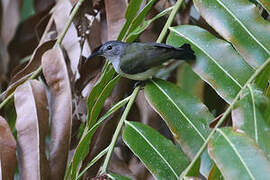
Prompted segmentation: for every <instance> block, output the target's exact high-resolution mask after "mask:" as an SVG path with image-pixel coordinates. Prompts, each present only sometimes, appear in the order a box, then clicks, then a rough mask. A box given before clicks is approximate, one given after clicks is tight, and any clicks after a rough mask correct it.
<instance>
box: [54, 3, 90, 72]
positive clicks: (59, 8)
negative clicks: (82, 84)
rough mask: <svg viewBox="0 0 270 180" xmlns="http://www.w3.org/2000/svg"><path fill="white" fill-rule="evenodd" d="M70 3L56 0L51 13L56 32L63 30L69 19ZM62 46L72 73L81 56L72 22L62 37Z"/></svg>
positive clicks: (87, 53) (85, 48)
mask: <svg viewBox="0 0 270 180" xmlns="http://www.w3.org/2000/svg"><path fill="white" fill-rule="evenodd" d="M71 10H72V4H71V3H70V1H69V0H62V1H58V2H57V4H56V6H55V10H54V13H53V19H54V22H55V26H56V31H57V33H58V34H60V33H62V32H63V31H64V28H65V26H66V23H67V21H68V19H69V16H70V12H71ZM62 46H63V47H64V49H65V50H66V52H67V55H68V57H69V59H70V66H71V69H72V72H73V74H75V73H76V72H77V67H78V64H79V60H80V57H81V52H82V49H81V48H80V42H79V37H78V34H77V30H76V27H75V25H74V24H73V23H72V24H71V25H70V27H69V29H68V31H67V33H66V35H65V37H64V39H63V42H62ZM84 51H85V54H86V55H87V56H88V55H89V54H90V50H89V47H88V46H85V47H84Z"/></svg>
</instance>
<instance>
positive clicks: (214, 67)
mask: <svg viewBox="0 0 270 180" xmlns="http://www.w3.org/2000/svg"><path fill="white" fill-rule="evenodd" d="M170 30H171V33H170V35H169V37H168V39H167V43H168V44H170V45H173V46H176V47H179V46H181V45H183V44H184V43H188V44H190V45H191V47H192V49H193V50H194V51H195V55H196V62H195V65H194V67H193V70H194V71H195V72H196V73H197V74H198V75H199V76H200V77H201V78H202V79H203V80H204V81H205V82H207V83H208V84H209V85H210V86H212V87H213V88H214V89H215V90H216V92H217V93H218V94H219V95H220V96H221V97H222V98H223V99H224V100H225V101H227V102H228V103H229V104H230V103H231V102H232V101H233V99H234V97H235V96H236V95H237V93H238V92H239V91H240V89H241V88H242V87H243V86H244V84H245V83H246V81H247V80H248V78H249V77H250V76H251V75H252V74H253V73H254V70H253V69H252V68H251V67H250V66H249V65H248V64H247V63H246V62H245V61H244V60H243V59H242V58H241V56H239V54H238V53H237V52H236V51H235V50H234V49H233V47H232V46H231V45H230V44H229V43H227V42H225V41H223V40H220V39H217V38H216V37H215V36H213V35H212V34H210V33H209V32H207V31H206V30H204V29H202V28H199V27H197V26H190V25H183V26H177V27H172V28H170ZM217 49H218V51H217Z"/></svg>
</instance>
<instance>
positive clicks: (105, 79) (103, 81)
mask: <svg viewBox="0 0 270 180" xmlns="http://www.w3.org/2000/svg"><path fill="white" fill-rule="evenodd" d="M114 74H115V71H114V70H113V68H112V67H111V66H110V65H109V64H108V63H106V64H105V67H104V69H103V73H102V75H101V77H100V78H99V80H98V82H97V83H96V84H95V86H94V87H93V89H92V91H91V92H90V94H89V96H88V100H87V101H88V102H87V104H88V105H87V106H88V117H87V124H88V125H90V124H91V125H92V124H94V122H91V114H92V112H91V111H92V110H93V107H94V105H95V103H96V102H98V98H99V97H100V93H101V92H102V90H103V89H104V88H105V86H106V85H107V84H108V83H109V81H110V80H111V79H112V78H113V76H114Z"/></svg>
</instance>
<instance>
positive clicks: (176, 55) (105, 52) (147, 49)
mask: <svg viewBox="0 0 270 180" xmlns="http://www.w3.org/2000/svg"><path fill="white" fill-rule="evenodd" d="M94 56H103V57H105V58H106V59H108V60H109V61H110V62H111V63H112V65H113V67H114V69H115V71H116V72H117V73H119V74H120V75H121V76H124V77H126V78H129V79H133V80H140V81H143V80H146V79H149V78H152V76H153V75H155V74H156V73H157V72H158V70H159V69H160V68H161V67H162V64H163V63H165V62H166V61H168V60H170V59H177V60H195V55H194V51H193V50H192V49H191V48H190V45H189V44H184V45H183V46H181V47H179V48H175V47H173V46H170V45H167V44H162V43H139V42H135V43H124V42H121V41H108V42H106V43H105V44H103V45H102V46H100V47H99V48H97V49H96V50H94V51H93V53H92V54H91V56H89V57H88V58H87V60H89V59H91V58H92V57H94Z"/></svg>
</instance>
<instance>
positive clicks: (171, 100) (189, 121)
mask: <svg viewBox="0 0 270 180" xmlns="http://www.w3.org/2000/svg"><path fill="white" fill-rule="evenodd" d="M151 81H152V82H153V84H155V86H157V88H158V89H160V91H161V92H162V93H163V94H164V95H165V96H166V97H167V98H168V99H169V100H170V102H172V104H173V105H174V106H175V107H176V109H177V110H178V111H179V112H180V113H181V114H182V115H183V116H184V118H185V119H186V120H187V121H188V123H189V124H190V125H191V126H192V127H193V128H194V130H195V131H196V132H197V133H198V134H199V136H200V137H201V138H202V139H203V141H204V142H205V138H204V136H203V135H202V134H201V132H200V131H199V130H198V129H197V127H196V126H195V125H194V124H193V123H192V121H191V120H190V119H189V118H188V117H187V115H186V114H185V113H184V112H183V111H182V110H181V109H180V108H179V107H178V106H177V104H175V102H174V101H173V99H172V98H171V97H170V96H169V95H168V94H167V93H166V92H165V91H164V90H163V89H162V88H161V87H160V86H159V85H158V84H157V83H156V82H155V81H153V80H151Z"/></svg>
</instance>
